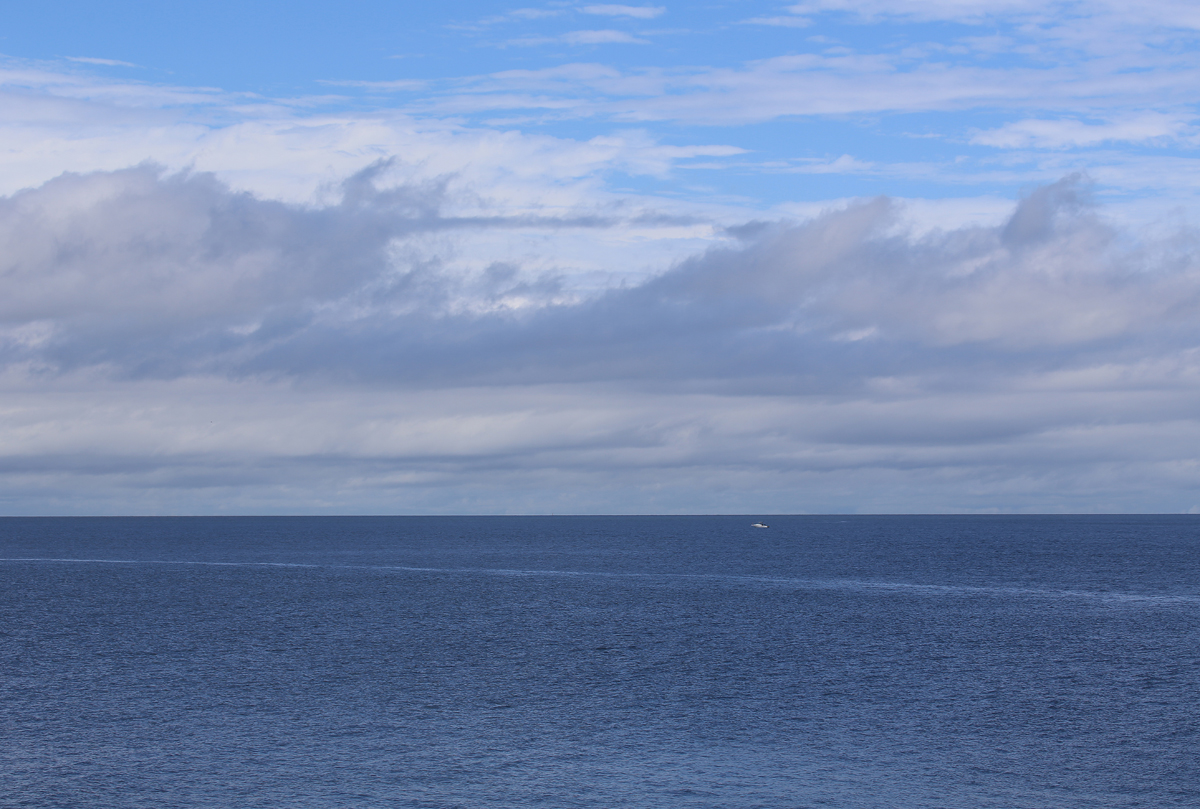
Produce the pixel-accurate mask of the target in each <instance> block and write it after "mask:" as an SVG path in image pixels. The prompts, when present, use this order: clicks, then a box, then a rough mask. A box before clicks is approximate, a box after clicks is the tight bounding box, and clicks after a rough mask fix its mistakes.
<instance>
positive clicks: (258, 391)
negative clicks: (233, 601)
mask: <svg viewBox="0 0 1200 809" xmlns="http://www.w3.org/2000/svg"><path fill="white" fill-rule="evenodd" d="M1198 37H1200V12H1198V11H1197V10H1196V8H1195V6H1194V5H1193V4H1190V3H1185V2H1175V0H1151V2H1147V3H1143V4H1141V5H1139V6H1138V7H1137V8H1135V9H1128V8H1127V7H1126V6H1125V5H1122V4H1117V3H1115V2H1100V1H1097V0H1093V1H1092V2H1049V3H1047V2H1037V3H1035V2H1031V1H1030V0H995V1H993V2H981V1H979V0H927V1H926V2H904V1H901V2H888V3H884V2H882V0H878V1H877V0H861V1H860V2H848V1H847V0H812V1H811V2H796V3H786V2H785V3H763V2H715V3H709V4H704V5H701V6H675V5H671V4H669V3H656V4H649V5H647V4H632V5H627V4H606V3H588V2H555V3H545V4H530V5H524V6H522V5H519V4H504V3H457V4H453V5H451V6H449V7H446V8H442V7H438V6H431V5H429V4H409V3H354V4H343V5H340V6H337V7H334V6H329V5H326V4H321V5H318V4H305V3H286V4H285V3H266V2H259V3H237V4H235V3H223V2H221V3H205V4H195V5H190V6H189V5H182V4H161V3H119V2H118V3H113V2H109V3H104V4H100V3H53V2H51V3H44V4H38V5H36V6H35V5H32V4H26V5H25V6H22V7H19V8H15V9H12V10H10V11H9V12H8V13H6V15H5V18H4V19H3V21H0V110H2V111H3V112H2V113H0V167H2V168H3V171H2V172H0V195H4V196H3V198H2V199H0V244H2V245H3V250H2V251H0V283H2V284H3V285H4V293H5V294H4V296H3V298H4V301H5V303H3V305H0V363H3V372H2V373H0V396H2V397H3V398H2V399H0V401H3V402H5V404H6V407H5V408H3V412H0V435H2V436H5V437H4V438H2V439H0V477H3V480H4V487H3V489H2V492H3V495H2V496H0V511H3V512H6V513H294V512H303V513H308V512H323V513H459V512H471V513H506V512H531V513H542V512H556V513H566V512H572V511H574V512H617V513H621V512H680V511H682V512H696V511H702V512H707V511H722V512H731V511H732V512H763V513H767V512H802V511H809V512H813V511H818V512H819V511H874V512H880V511H884V512H906V511H975V510H981V511H993V510H999V511H1187V510H1190V509H1200V491H1198V490H1197V481H1196V477H1195V472H1196V469H1197V464H1198V460H1197V447H1198V445H1197V443H1196V441H1197V438H1200V424H1197V422H1196V420H1195V418H1194V417H1193V415H1192V414H1194V413H1195V412H1197V408H1196V405H1197V404H1200V401H1197V394H1198V393H1200V390H1197V381H1196V380H1197V379H1200V373H1198V372H1200V365H1198V364H1197V362H1198V361H1197V355H1196V352H1197V349H1198V348H1200V339H1198V338H1200V335H1198V334H1197V333H1196V329H1195V326H1194V325H1193V323H1194V321H1195V320H1196V318H1195V306H1196V304H1197V302H1200V273H1198V272H1197V270H1198V268H1200V265H1198V263H1197V259H1198V253H1197V244H1198V241H1197V233H1196V231H1195V222H1196V214H1197V201H1198V199H1197V193H1196V188H1197V187H1198V184H1197V179H1198V178H1200V174H1198V173H1197V159H1196V158H1197V146H1198V145H1200V129H1198V128H1197V120H1198V115H1197V101H1198V100H1200V98H1198V96H1200V90H1198V89H1197V88H1200V71H1198V67H1200V57H1198V56H1197V54H1198V53H1200V49H1197V47H1196V46H1197V44H1198V43H1197V39H1198Z"/></svg>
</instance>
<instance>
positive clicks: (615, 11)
mask: <svg viewBox="0 0 1200 809" xmlns="http://www.w3.org/2000/svg"><path fill="white" fill-rule="evenodd" d="M666 10H667V9H666V8H665V7H664V6H621V5H611V4H610V5H603V4H602V5H592V6H584V7H583V8H581V9H580V11H582V12H583V13H584V14H601V15H604V16H608V17H634V18H635V19H639V20H652V19H654V18H655V17H658V16H661V15H662V14H663V12H665V11H666Z"/></svg>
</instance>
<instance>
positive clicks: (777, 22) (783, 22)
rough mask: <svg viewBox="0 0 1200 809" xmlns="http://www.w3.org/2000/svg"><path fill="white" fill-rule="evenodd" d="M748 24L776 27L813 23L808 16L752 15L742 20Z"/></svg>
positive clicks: (802, 25) (805, 25)
mask: <svg viewBox="0 0 1200 809" xmlns="http://www.w3.org/2000/svg"><path fill="white" fill-rule="evenodd" d="M742 22H743V23H744V24H746V25H771V26H775V27H776V28H807V27H809V26H810V25H812V20H810V19H809V18H808V17H779V16H775V17H752V18H750V19H748V20H743V21H742Z"/></svg>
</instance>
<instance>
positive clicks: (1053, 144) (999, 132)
mask: <svg viewBox="0 0 1200 809" xmlns="http://www.w3.org/2000/svg"><path fill="white" fill-rule="evenodd" d="M1194 136H1195V126H1194V124H1192V122H1191V121H1190V120H1188V118H1187V117H1185V116H1180V115H1168V114H1163V113H1143V114H1141V115H1136V116H1131V117H1126V118H1124V119H1121V120H1116V121H1110V122H1106V123H1101V124H1089V123H1085V122H1083V121H1078V120H1074V119H1059V120H1039V119H1026V120H1023V121H1014V122H1012V123H1008V124H1005V125H1004V126H1002V127H1000V128H998V129H993V130H989V131H985V132H979V133H976V134H975V135H974V136H973V137H972V138H971V142H972V143H978V144H981V145H983V146H997V147H1000V148H1005V149H1014V148H1016V149H1019V148H1030V147H1032V148H1039V149H1071V148H1076V147H1080V146H1095V145H1097V144H1101V143H1107V142H1113V141H1123V142H1126V143H1145V142H1152V141H1159V142H1164V141H1174V140H1180V139H1183V138H1189V137H1194Z"/></svg>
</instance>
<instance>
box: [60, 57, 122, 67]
mask: <svg viewBox="0 0 1200 809" xmlns="http://www.w3.org/2000/svg"><path fill="white" fill-rule="evenodd" d="M67 61H69V62H81V63H83V64H85V65H104V66H105V67H138V65H135V64H133V63H132V62H122V61H121V60H120V59H100V58H98V57H95V56H68V57H67Z"/></svg>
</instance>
